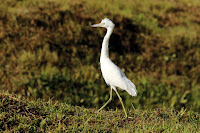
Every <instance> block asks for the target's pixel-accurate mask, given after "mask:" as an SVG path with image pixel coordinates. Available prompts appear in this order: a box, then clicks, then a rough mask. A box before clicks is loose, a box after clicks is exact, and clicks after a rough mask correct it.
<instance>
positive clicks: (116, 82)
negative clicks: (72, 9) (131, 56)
mask: <svg viewBox="0 0 200 133" xmlns="http://www.w3.org/2000/svg"><path fill="white" fill-rule="evenodd" d="M91 27H104V28H106V29H107V33H106V35H105V37H104V39H103V43H102V48H101V57H100V65H101V72H102V75H103V78H104V80H105V82H106V84H107V85H110V87H111V91H110V99H109V100H108V101H107V102H106V103H105V104H104V105H103V106H102V107H101V108H100V109H99V110H98V111H100V110H102V109H103V108H104V107H105V106H106V105H107V104H108V103H109V102H110V101H111V100H112V89H113V90H114V91H115V92H116V93H117V96H118V97H119V99H120V102H121V104H122V107H123V109H124V112H125V117H127V113H126V110H125V108H124V105H123V102H122V99H121V97H120V96H119V94H118V92H117V90H116V87H118V88H120V89H122V90H126V91H127V92H128V93H129V94H130V95H131V96H137V90H136V87H135V85H134V84H133V83H132V82H131V81H130V80H129V79H128V78H127V77H126V75H125V74H124V73H123V72H122V71H121V69H120V68H119V67H117V66H116V65H115V64H114V63H113V62H112V61H111V60H110V59H109V49H108V45H109V39H110V36H111V34H112V32H113V28H114V27H115V24H114V23H113V22H112V21H110V20H109V19H108V18H105V19H103V20H102V21H101V23H99V24H93V25H91Z"/></svg>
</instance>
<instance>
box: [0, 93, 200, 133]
mask: <svg viewBox="0 0 200 133" xmlns="http://www.w3.org/2000/svg"><path fill="white" fill-rule="evenodd" d="M96 111H97V110H96V109H86V108H83V107H78V106H71V105H69V104H66V103H59V102H55V103H53V102H52V100H49V101H48V102H42V101H41V100H37V101H32V102H28V101H26V100H20V99H18V98H17V97H15V96H13V95H10V94H8V93H7V94H5V93H1V94H0V127H1V128H0V131H7V132H17V131H19V132H83V131H84V132H123V133H124V132H166V133H168V132H180V133H188V132H199V130H200V114H198V113H194V112H192V111H187V110H185V109H181V110H180V111H175V110H173V109H168V108H165V107H163V108H157V109H150V110H142V109H134V108H132V109H131V110H129V112H128V116H129V117H130V118H127V119H124V113H123V111H122V110H109V111H104V110H103V111H101V112H100V113H98V114H97V113H95V112H96Z"/></svg>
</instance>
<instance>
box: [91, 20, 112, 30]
mask: <svg viewBox="0 0 200 133" xmlns="http://www.w3.org/2000/svg"><path fill="white" fill-rule="evenodd" d="M90 27H104V28H106V29H108V28H114V27H115V24H114V23H113V22H112V21H111V20H110V19H108V18H104V19H102V20H101V23H99V24H93V25H90Z"/></svg>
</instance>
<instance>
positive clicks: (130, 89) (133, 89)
mask: <svg viewBox="0 0 200 133" xmlns="http://www.w3.org/2000/svg"><path fill="white" fill-rule="evenodd" d="M123 79H124V81H125V82H126V85H127V88H126V91H127V92H128V93H129V94H130V95H131V96H137V90H136V87H135V85H134V84H133V83H132V82H131V81H130V80H129V79H128V78H127V77H123Z"/></svg>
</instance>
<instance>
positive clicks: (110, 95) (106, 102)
mask: <svg viewBox="0 0 200 133" xmlns="http://www.w3.org/2000/svg"><path fill="white" fill-rule="evenodd" d="M111 100H112V87H111V89H110V98H109V99H108V101H107V102H106V103H105V104H104V105H103V106H102V107H101V108H100V109H99V110H98V111H97V112H100V111H101V110H102V109H103V108H104V107H105V106H106V105H107V104H108V103H109V102H110V101H111Z"/></svg>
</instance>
